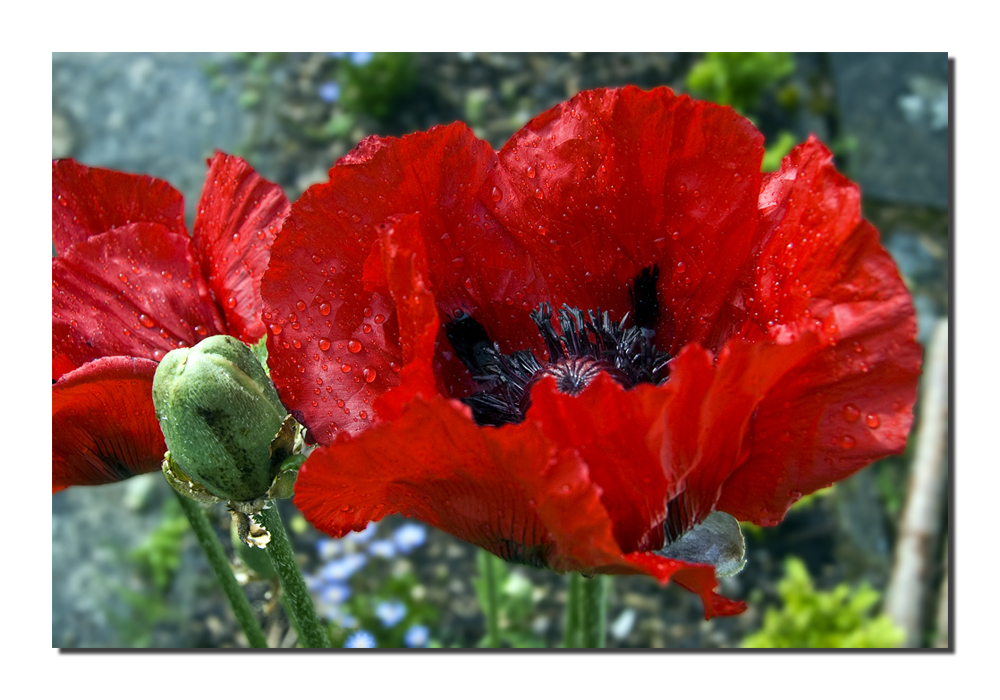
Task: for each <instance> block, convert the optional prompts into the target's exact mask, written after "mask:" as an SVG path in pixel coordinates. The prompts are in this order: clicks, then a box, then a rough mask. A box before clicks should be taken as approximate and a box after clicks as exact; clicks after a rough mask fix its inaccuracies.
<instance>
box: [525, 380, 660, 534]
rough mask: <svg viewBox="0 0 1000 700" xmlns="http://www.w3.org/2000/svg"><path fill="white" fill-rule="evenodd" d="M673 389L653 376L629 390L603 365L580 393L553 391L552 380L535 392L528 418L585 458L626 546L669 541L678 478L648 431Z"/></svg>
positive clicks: (654, 438)
mask: <svg viewBox="0 0 1000 700" xmlns="http://www.w3.org/2000/svg"><path fill="white" fill-rule="evenodd" d="M671 393H672V392H671V390H670V389H656V388H655V387H653V386H652V385H649V384H647V385H643V386H638V387H636V388H635V389H633V390H631V391H628V392H626V391H625V389H624V388H622V387H621V386H620V385H619V384H618V383H617V382H615V381H614V380H613V379H611V377H610V376H608V375H607V374H603V373H602V374H601V375H599V376H598V377H597V378H596V379H595V380H594V381H593V382H591V384H590V385H588V386H587V388H586V389H584V391H583V392H582V393H581V394H580V395H579V396H575V397H574V396H569V395H568V394H563V393H560V392H558V391H556V390H555V387H554V382H551V381H548V382H543V383H541V384H540V385H539V386H537V387H536V388H534V390H533V391H532V394H531V401H532V404H531V408H530V409H529V411H528V415H527V420H529V421H537V422H538V423H539V425H541V426H542V430H543V432H544V433H545V436H546V437H547V438H548V439H549V440H550V441H552V443H553V444H554V445H556V446H558V447H559V449H563V450H576V451H577V452H578V453H579V455H580V457H581V458H582V459H583V461H584V462H586V463H587V466H588V467H589V470H590V479H591V480H592V481H593V482H594V483H596V484H597V485H598V486H599V487H600V489H601V503H602V504H603V505H604V508H605V510H606V511H607V512H608V515H609V516H610V517H611V521H612V522H613V523H614V534H615V540H616V541H617V543H618V545H619V547H620V548H621V549H622V551H625V552H634V551H649V550H655V549H660V548H661V547H663V545H664V542H663V527H662V523H663V519H664V517H665V515H666V503H667V500H668V498H669V497H670V496H671V495H672V494H673V493H674V492H675V488H676V485H677V482H676V480H675V478H674V475H673V474H668V473H666V472H665V470H664V468H663V466H662V464H661V462H660V441H659V440H658V439H656V437H655V436H653V437H652V438H651V434H650V431H651V428H652V427H653V426H655V425H658V424H659V422H660V420H661V414H662V413H663V411H664V410H665V406H666V404H667V402H668V401H669V398H670V396H671Z"/></svg>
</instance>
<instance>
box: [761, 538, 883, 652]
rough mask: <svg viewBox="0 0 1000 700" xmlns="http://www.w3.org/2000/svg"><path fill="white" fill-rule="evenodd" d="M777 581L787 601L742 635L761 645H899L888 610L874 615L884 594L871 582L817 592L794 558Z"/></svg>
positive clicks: (801, 564) (800, 647) (850, 647)
mask: <svg viewBox="0 0 1000 700" xmlns="http://www.w3.org/2000/svg"><path fill="white" fill-rule="evenodd" d="M785 570H786V574H785V578H784V579H782V580H781V582H780V583H779V584H778V593H779V594H780V595H781V599H782V602H783V606H782V607H781V608H780V609H774V608H771V609H769V610H767V612H766V613H765V614H764V626H763V627H762V628H761V629H760V630H759V631H758V632H755V633H754V634H751V635H750V636H748V637H747V638H746V639H744V640H743V647H745V648H757V649H874V648H885V647H895V646H897V645H899V644H900V642H902V641H903V633H902V631H901V630H899V629H897V628H896V627H895V626H894V625H893V623H892V621H891V620H890V619H889V618H888V617H887V616H885V615H878V616H876V615H873V614H872V613H871V610H872V608H874V607H875V605H876V604H877V603H878V601H879V599H880V597H881V596H880V594H879V593H878V591H876V590H874V589H873V588H872V587H871V586H869V585H868V584H867V583H862V584H861V585H860V586H858V587H857V588H853V589H852V588H851V587H850V586H848V585H847V584H846V583H842V584H840V585H839V586H837V587H836V588H834V589H833V590H832V591H829V592H825V591H817V590H816V589H815V588H814V587H813V582H812V579H811V578H810V577H809V572H808V570H807V569H806V566H805V564H804V563H802V561H800V560H799V559H795V558H793V557H790V558H788V559H787V560H786V562H785Z"/></svg>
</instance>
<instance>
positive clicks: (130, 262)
mask: <svg viewBox="0 0 1000 700" xmlns="http://www.w3.org/2000/svg"><path fill="white" fill-rule="evenodd" d="M224 332H225V326H224V325H223V323H222V319H221V318H220V317H219V315H218V312H217V311H216V309H215V305H214V304H213V303H212V298H211V296H210V295H209V292H208V287H206V286H205V282H204V281H203V280H202V279H201V274H200V273H199V271H198V267H197V264H196V263H195V260H194V255H193V253H192V250H191V240H190V239H189V238H188V236H187V234H183V233H171V232H170V231H167V230H166V229H165V228H164V227H163V226H161V225H159V224H149V223H139V224H128V225H126V226H122V227H120V228H117V229H115V230H114V231H109V232H107V233H102V234H99V235H96V236H91V237H90V238H89V239H87V240H86V241H84V242H82V243H77V244H75V245H72V246H70V247H69V248H67V249H66V250H65V251H64V252H63V254H61V255H60V256H59V257H57V258H55V259H54V260H53V261H52V357H53V367H52V371H53V379H57V378H58V377H59V376H60V375H61V374H62V373H63V372H64V371H66V369H67V367H69V366H70V365H72V366H74V367H79V366H81V365H83V364H85V363H87V362H89V361H91V360H94V359H97V358H99V357H106V356H112V355H126V356H131V357H145V358H147V359H151V360H157V361H158V360H160V359H161V358H162V357H163V354H165V353H167V352H169V351H170V350H172V349H173V348H175V347H178V346H180V345H181V344H185V345H188V346H191V345H195V344H196V343H198V342H199V341H200V340H202V339H203V338H204V337H207V336H209V335H217V334H219V333H224Z"/></svg>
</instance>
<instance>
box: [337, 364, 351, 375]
mask: <svg viewBox="0 0 1000 700" xmlns="http://www.w3.org/2000/svg"><path fill="white" fill-rule="evenodd" d="M340 371H341V372H343V373H344V374H347V373H348V372H350V371H351V366H350V365H349V364H347V363H346V362H345V363H344V364H342V365H341V366H340Z"/></svg>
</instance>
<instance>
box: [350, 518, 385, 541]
mask: <svg viewBox="0 0 1000 700" xmlns="http://www.w3.org/2000/svg"><path fill="white" fill-rule="evenodd" d="M376 530H378V525H377V524H376V523H374V522H371V523H368V527H366V528H365V529H364V530H362V531H361V532H348V533H347V534H346V535H344V539H345V540H349V541H351V542H358V543H363V542H367V541H368V540H370V539H371V538H372V537H374V536H375V531H376Z"/></svg>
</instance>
